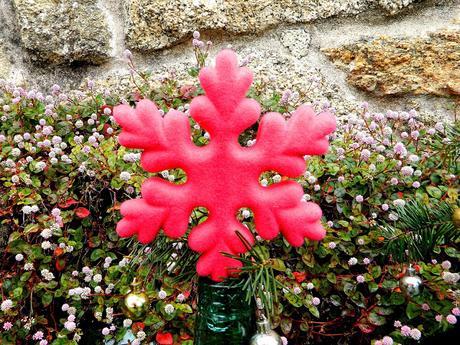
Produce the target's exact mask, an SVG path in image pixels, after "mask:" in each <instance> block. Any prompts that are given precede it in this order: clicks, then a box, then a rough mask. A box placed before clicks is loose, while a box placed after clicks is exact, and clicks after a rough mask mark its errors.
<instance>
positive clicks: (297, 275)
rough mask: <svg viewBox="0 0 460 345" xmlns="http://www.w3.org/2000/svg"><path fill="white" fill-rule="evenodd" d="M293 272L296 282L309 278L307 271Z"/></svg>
mask: <svg viewBox="0 0 460 345" xmlns="http://www.w3.org/2000/svg"><path fill="white" fill-rule="evenodd" d="M292 274H293V275H294V277H295V280H296V282H297V283H299V284H300V283H301V282H303V281H304V280H305V279H306V278H307V273H305V272H293V273H292Z"/></svg>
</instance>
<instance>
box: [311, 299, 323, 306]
mask: <svg viewBox="0 0 460 345" xmlns="http://www.w3.org/2000/svg"><path fill="white" fill-rule="evenodd" d="M311 303H312V304H313V305H315V306H316V305H319V304H320V303H321V300H320V299H319V298H318V297H313V299H312V300H311Z"/></svg>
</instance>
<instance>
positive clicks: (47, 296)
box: [42, 292, 53, 307]
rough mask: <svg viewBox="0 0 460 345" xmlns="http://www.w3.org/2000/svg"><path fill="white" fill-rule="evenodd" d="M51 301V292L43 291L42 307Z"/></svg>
mask: <svg viewBox="0 0 460 345" xmlns="http://www.w3.org/2000/svg"><path fill="white" fill-rule="evenodd" d="M52 301H53V294H52V293H51V292H45V293H44V294H43V296H42V304H43V306H44V307H47V306H49V305H50V304H51V302H52Z"/></svg>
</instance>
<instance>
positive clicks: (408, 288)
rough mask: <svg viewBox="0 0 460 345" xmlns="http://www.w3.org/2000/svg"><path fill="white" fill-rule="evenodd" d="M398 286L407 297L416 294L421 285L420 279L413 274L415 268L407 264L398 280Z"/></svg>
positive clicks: (419, 290)
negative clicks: (404, 272)
mask: <svg viewBox="0 0 460 345" xmlns="http://www.w3.org/2000/svg"><path fill="white" fill-rule="evenodd" d="M399 287H400V289H401V291H402V292H403V293H404V294H405V295H406V296H407V297H414V296H417V295H418V294H419V293H420V292H421V290H422V287H423V282H422V279H421V278H420V277H419V276H418V275H416V274H415V269H414V268H413V267H412V266H409V268H408V269H407V272H406V274H405V275H404V277H402V278H401V279H400V280H399Z"/></svg>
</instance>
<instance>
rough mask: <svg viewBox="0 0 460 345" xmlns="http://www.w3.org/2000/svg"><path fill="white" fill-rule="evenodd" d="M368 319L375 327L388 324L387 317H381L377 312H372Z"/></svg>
mask: <svg viewBox="0 0 460 345" xmlns="http://www.w3.org/2000/svg"><path fill="white" fill-rule="evenodd" d="M367 319H368V320H369V322H370V323H371V324H373V325H375V326H382V325H384V324H386V322H387V320H386V319H385V317H383V316H381V315H378V314H377V313H375V312H373V311H372V312H370V313H369V316H368V317H367Z"/></svg>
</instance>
